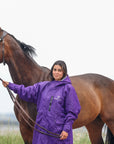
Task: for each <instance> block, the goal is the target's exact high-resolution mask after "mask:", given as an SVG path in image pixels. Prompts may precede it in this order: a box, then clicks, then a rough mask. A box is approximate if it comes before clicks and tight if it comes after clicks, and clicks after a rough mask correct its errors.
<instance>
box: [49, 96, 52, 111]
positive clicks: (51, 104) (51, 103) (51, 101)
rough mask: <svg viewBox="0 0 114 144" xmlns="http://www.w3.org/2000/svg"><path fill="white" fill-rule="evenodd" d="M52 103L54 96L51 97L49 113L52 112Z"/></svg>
mask: <svg viewBox="0 0 114 144" xmlns="http://www.w3.org/2000/svg"><path fill="white" fill-rule="evenodd" d="M52 101H53V96H51V99H50V103H49V111H50V110H51V105H52Z"/></svg>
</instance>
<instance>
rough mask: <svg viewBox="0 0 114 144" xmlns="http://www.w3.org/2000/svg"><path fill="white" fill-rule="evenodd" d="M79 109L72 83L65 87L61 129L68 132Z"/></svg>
mask: <svg viewBox="0 0 114 144" xmlns="http://www.w3.org/2000/svg"><path fill="white" fill-rule="evenodd" d="M80 110H81V106H80V103H79V100H78V97H77V94H76V91H75V89H74V87H72V85H71V86H70V87H69V88H68V89H67V95H66V98H65V112H66V116H65V124H64V128H63V130H64V131H66V132H69V130H70V129H72V124H73V122H74V120H76V119H77V118H78V114H79V112H80Z"/></svg>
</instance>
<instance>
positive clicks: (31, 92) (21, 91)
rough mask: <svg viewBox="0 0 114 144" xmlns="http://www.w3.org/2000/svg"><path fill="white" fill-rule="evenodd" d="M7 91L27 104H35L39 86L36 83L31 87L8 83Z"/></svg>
mask: <svg viewBox="0 0 114 144" xmlns="http://www.w3.org/2000/svg"><path fill="white" fill-rule="evenodd" d="M8 87H9V89H11V90H13V92H15V93H17V94H18V95H19V97H20V98H21V99H23V100H24V101H27V102H33V103H35V104H36V103H37V97H38V95H39V91H40V84H39V83H36V84H34V85H32V86H28V87H25V86H24V85H18V84H14V83H9V85H8Z"/></svg>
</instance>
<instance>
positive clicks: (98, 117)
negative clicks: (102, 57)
mask: <svg viewBox="0 0 114 144" xmlns="http://www.w3.org/2000/svg"><path fill="white" fill-rule="evenodd" d="M0 38H1V39H0V63H2V62H3V63H4V64H5V63H6V64H7V65H8V68H9V72H10V75H11V77H12V80H13V82H14V83H17V84H24V85H25V86H29V85H33V84H34V83H36V82H40V81H45V80H50V79H49V72H50V70H49V69H48V68H46V67H42V66H40V65H39V64H37V63H36V62H35V61H34V59H33V58H32V57H31V54H32V53H34V49H33V47H31V46H29V45H26V44H25V43H23V42H20V41H19V40H17V39H16V38H15V37H14V36H13V35H11V34H9V33H6V32H5V31H4V30H2V29H1V28H0ZM70 79H71V81H72V85H73V86H74V88H75V90H76V92H77V95H78V98H79V101H80V104H81V112H80V114H79V116H78V119H76V120H75V121H74V123H73V129H76V128H79V127H82V126H85V127H86V128H87V131H88V133H89V138H90V141H91V143H92V144H104V141H103V138H102V127H103V125H104V123H106V125H107V126H108V130H109V133H108V136H109V137H107V139H108V140H107V143H108V144H113V135H114V81H113V80H112V79H110V78H107V77H105V76H102V75H99V74H83V75H77V76H71V77H70ZM16 98H17V100H18V102H19V103H20V104H21V105H22V107H23V108H24V109H25V111H26V112H27V113H28V114H29V115H30V117H31V118H33V119H34V120H35V118H36V113H37V112H36V105H34V104H33V103H28V102H25V101H23V100H21V99H20V98H19V97H18V95H17V96H16ZM14 112H15V115H16V118H17V120H18V121H19V126H20V132H21V135H22V138H23V140H24V143H25V144H32V135H33V130H32V129H31V128H30V127H29V126H28V124H26V123H25V122H24V120H23V118H22V117H21V116H20V113H21V110H20V111H17V109H16V107H15V105H14ZM110 139H111V140H110Z"/></svg>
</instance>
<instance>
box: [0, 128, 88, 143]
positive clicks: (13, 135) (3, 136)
mask: <svg viewBox="0 0 114 144" xmlns="http://www.w3.org/2000/svg"><path fill="white" fill-rule="evenodd" d="M73 136H74V140H73V141H74V143H73V144H90V141H89V138H88V135H87V133H86V132H75V131H73ZM0 144H24V142H23V140H22V137H21V135H20V133H19V131H17V130H16V131H15V130H13V131H7V132H4V133H1V132H0Z"/></svg>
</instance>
